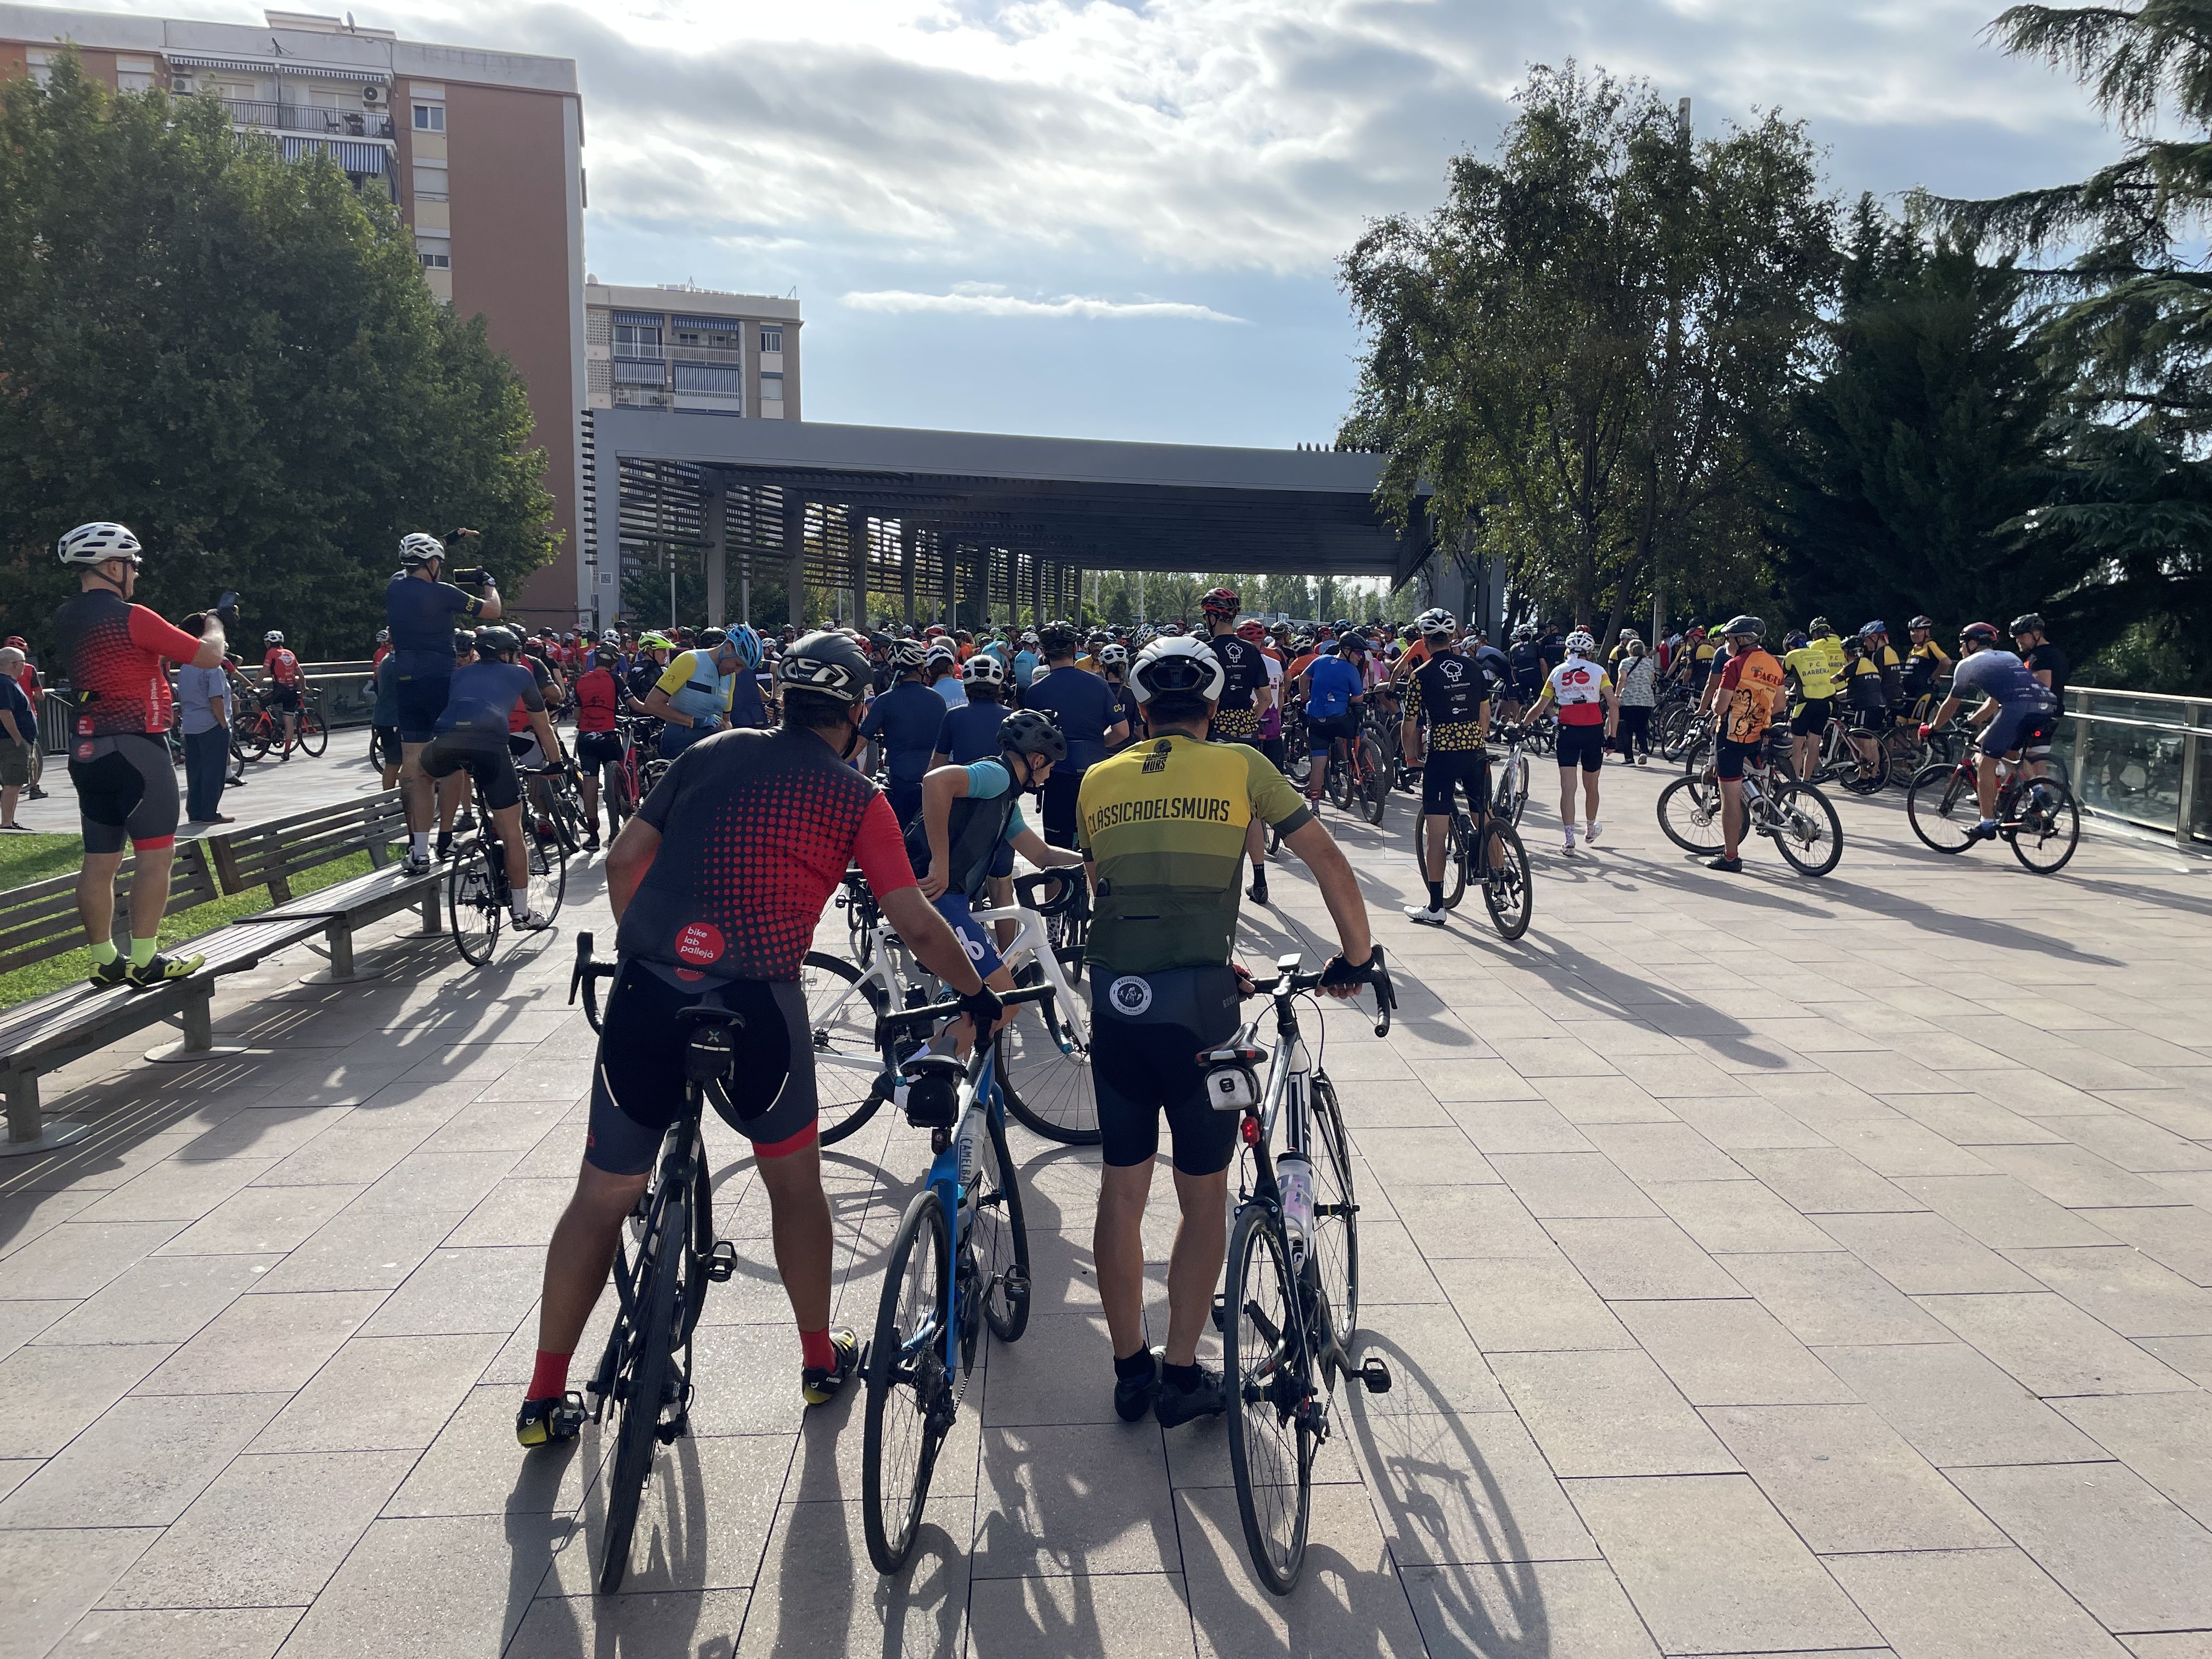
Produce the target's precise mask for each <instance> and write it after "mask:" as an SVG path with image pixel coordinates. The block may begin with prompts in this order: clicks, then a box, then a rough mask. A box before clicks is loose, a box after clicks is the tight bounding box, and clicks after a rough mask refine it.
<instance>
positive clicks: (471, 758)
mask: <svg viewBox="0 0 2212 1659" xmlns="http://www.w3.org/2000/svg"><path fill="white" fill-rule="evenodd" d="M422 769H423V770H424V771H425V772H428V774H429V775H431V776H432V777H434V778H444V777H451V776H452V775H453V774H454V773H456V772H459V771H462V770H466V771H467V773H468V775H469V776H470V778H471V780H472V781H474V782H475V784H476V787H477V798H478V799H480V800H482V801H483V805H484V810H485V811H490V812H503V811H506V810H507V808H508V807H510V806H519V805H521V804H522V776H521V775H520V773H518V772H517V771H516V770H515V769H514V757H513V755H511V754H509V753H507V743H506V740H505V739H504V738H498V737H495V736H493V735H492V734H491V733H489V732H481V733H480V732H442V733H441V734H440V735H439V736H437V737H436V738H433V739H432V740H431V743H430V746H429V747H428V748H427V749H425V750H423V751H422Z"/></svg>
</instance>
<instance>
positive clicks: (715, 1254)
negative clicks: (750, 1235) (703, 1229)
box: [707, 1238, 738, 1285]
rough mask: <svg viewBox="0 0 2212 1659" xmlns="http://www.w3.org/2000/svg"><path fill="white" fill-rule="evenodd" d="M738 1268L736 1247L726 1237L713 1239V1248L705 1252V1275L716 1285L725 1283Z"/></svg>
mask: <svg viewBox="0 0 2212 1659" xmlns="http://www.w3.org/2000/svg"><path fill="white" fill-rule="evenodd" d="M737 1270H738V1247H737V1246H736V1245H734V1244H732V1243H730V1241H729V1240H728V1239H726V1238H718V1239H716V1240H715V1241H714V1249H711V1250H709V1251H708V1252H707V1277H708V1279H711V1280H713V1281H714V1283H715V1284H717V1285H726V1284H728V1283H729V1282H730V1276H731V1275H732V1274H733V1273H736V1272H737Z"/></svg>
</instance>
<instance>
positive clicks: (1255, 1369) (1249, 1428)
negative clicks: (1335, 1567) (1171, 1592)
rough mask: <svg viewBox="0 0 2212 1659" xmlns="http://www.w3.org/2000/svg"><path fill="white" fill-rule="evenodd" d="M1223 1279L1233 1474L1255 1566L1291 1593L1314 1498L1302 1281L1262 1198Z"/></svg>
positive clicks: (1247, 1211)
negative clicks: (1292, 1267) (1300, 1294)
mask: <svg viewBox="0 0 2212 1659" xmlns="http://www.w3.org/2000/svg"><path fill="white" fill-rule="evenodd" d="M1227 1282H1228V1297H1227V1311H1228V1314H1229V1317H1227V1318H1226V1319H1225V1320H1224V1321H1223V1322H1222V1323H1223V1325H1224V1327H1225V1329H1224V1330H1223V1332H1222V1341H1221V1362H1222V1363H1221V1370H1222V1384H1221V1386H1222V1394H1223V1396H1224V1398H1225V1401H1226V1402H1227V1405H1228V1413H1227V1415H1228V1428H1229V1473H1230V1476H1231V1479H1232V1480H1235V1481H1236V1483H1237V1516H1238V1517H1239V1518H1240V1519H1241V1520H1242V1521H1243V1523H1244V1547H1245V1548H1246V1549H1247V1550H1249V1552H1250V1553H1251V1556H1252V1569H1253V1571H1255V1572H1256V1573H1258V1574H1259V1575H1260V1582H1261V1583H1263V1584H1265V1585H1266V1586H1267V1589H1269V1590H1270V1591H1272V1592H1273V1594H1275V1595H1289V1594H1290V1593H1291V1590H1293V1589H1296V1588H1297V1582H1298V1574H1299V1571H1301V1570H1302V1569H1303V1568H1304V1565H1305V1559H1306V1524H1307V1521H1308V1519H1309V1517H1310V1512H1311V1510H1312V1507H1313V1459H1314V1451H1315V1441H1314V1434H1313V1423H1312V1419H1311V1418H1310V1416H1309V1414H1308V1413H1309V1396H1310V1395H1312V1394H1313V1392H1314V1378H1313V1360H1312V1355H1311V1351H1310V1344H1309V1341H1308V1336H1307V1331H1306V1327H1305V1321H1304V1317H1303V1316H1301V1314H1300V1312H1299V1310H1298V1287H1297V1282H1296V1281H1295V1280H1294V1279H1292V1278H1291V1271H1290V1266H1289V1263H1288V1262H1287V1261H1286V1260H1285V1255H1284V1250H1283V1242H1282V1236H1281V1234H1280V1233H1279V1231H1277V1227H1276V1220H1275V1214H1274V1212H1273V1209H1272V1208H1270V1207H1269V1206H1267V1205H1265V1204H1258V1203H1254V1204H1247V1205H1245V1206H1243V1209H1242V1210H1241V1211H1239V1212H1238V1213H1237V1229H1236V1231H1235V1232H1234V1233H1232V1234H1231V1237H1230V1241H1229V1264H1228V1281H1227Z"/></svg>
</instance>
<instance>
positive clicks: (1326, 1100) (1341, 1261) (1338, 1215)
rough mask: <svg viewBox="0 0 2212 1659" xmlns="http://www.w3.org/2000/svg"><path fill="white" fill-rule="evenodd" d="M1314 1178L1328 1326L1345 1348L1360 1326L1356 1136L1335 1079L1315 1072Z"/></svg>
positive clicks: (1316, 1247)
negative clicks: (1347, 1120) (1349, 1132)
mask: <svg viewBox="0 0 2212 1659" xmlns="http://www.w3.org/2000/svg"><path fill="white" fill-rule="evenodd" d="M1308 1099H1309V1103H1310V1121H1311V1124H1312V1127H1311V1129H1310V1133H1309V1137H1308V1138H1309V1139H1310V1140H1311V1142H1312V1146H1311V1149H1310V1150H1311V1152H1312V1160H1311V1161H1312V1164H1313V1179H1314V1240H1313V1253H1314V1267H1315V1270H1316V1272H1317V1273H1319V1274H1320V1276H1321V1291H1322V1296H1324V1297H1327V1298H1328V1328H1329V1330H1330V1332H1331V1333H1332V1334H1334V1336H1335V1338H1336V1345H1337V1346H1338V1347H1339V1348H1340V1349H1341V1350H1342V1351H1343V1352H1345V1353H1346V1354H1347V1355H1348V1354H1350V1353H1351V1352H1352V1339H1353V1338H1354V1337H1356V1336H1357V1335H1358V1332H1359V1203H1358V1199H1357V1198H1356V1197H1355V1196H1354V1195H1353V1193H1352V1141H1351V1139H1350V1137H1348V1136H1347V1135H1346V1133H1344V1114H1343V1113H1342V1112H1341V1111H1340V1109H1338V1107H1337V1103H1336V1085H1334V1084H1333V1083H1331V1082H1330V1081H1329V1080H1328V1077H1327V1076H1326V1075H1325V1074H1323V1073H1320V1072H1316V1073H1314V1077H1313V1086H1312V1088H1311V1090H1310V1091H1309V1094H1308ZM1337 1380H1338V1381H1339V1382H1342V1381H1343V1377H1342V1376H1341V1374H1340V1375H1339V1376H1338V1378H1337Z"/></svg>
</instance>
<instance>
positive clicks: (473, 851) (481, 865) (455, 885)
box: [446, 842, 505, 968]
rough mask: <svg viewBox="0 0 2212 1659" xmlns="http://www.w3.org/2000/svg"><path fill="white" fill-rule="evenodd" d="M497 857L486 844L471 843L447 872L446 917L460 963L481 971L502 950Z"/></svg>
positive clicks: (503, 904) (503, 906)
mask: <svg viewBox="0 0 2212 1659" xmlns="http://www.w3.org/2000/svg"><path fill="white" fill-rule="evenodd" d="M496 856H497V854H495V853H494V852H491V851H490V850H489V849H488V848H486V847H485V846H484V844H483V842H472V843H471V844H470V846H468V847H467V848H464V849H463V851H462V854H461V856H460V857H459V858H457V859H455V860H453V868H452V869H450V870H448V871H447V872H446V917H447V922H448V923H449V924H450V925H451V927H452V928H453V943H454V944H455V945H459V947H460V952H461V960H462V961H464V962H465V963H468V964H469V965H470V966H471V967H475V968H481V967H483V965H484V963H487V962H489V961H490V960H491V953H492V952H493V951H495V950H497V949H498V948H499V924H500V920H501V918H500V912H501V909H503V908H505V901H504V900H502V899H501V896H500V888H501V882H500V880H499V874H498V872H496V871H495V870H494V869H493V868H492V860H493V859H494V858H495V857H496Z"/></svg>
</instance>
